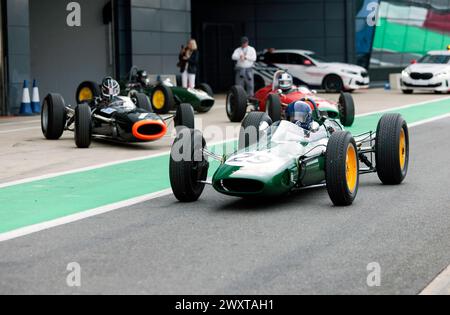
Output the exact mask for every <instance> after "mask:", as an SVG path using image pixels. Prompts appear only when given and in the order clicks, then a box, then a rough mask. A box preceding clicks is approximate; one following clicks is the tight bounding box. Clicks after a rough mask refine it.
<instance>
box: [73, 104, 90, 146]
mask: <svg viewBox="0 0 450 315" xmlns="http://www.w3.org/2000/svg"><path fill="white" fill-rule="evenodd" d="M91 119H92V118H91V108H90V107H89V105H88V104H86V103H84V104H80V105H78V106H77V108H76V109H75V144H76V145H77V147H78V148H80V149H86V148H89V147H90V146H91V140H92V121H91Z"/></svg>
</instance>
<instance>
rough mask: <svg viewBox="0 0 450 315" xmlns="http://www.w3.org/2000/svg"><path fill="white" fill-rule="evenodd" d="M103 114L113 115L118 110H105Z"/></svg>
mask: <svg viewBox="0 0 450 315" xmlns="http://www.w3.org/2000/svg"><path fill="white" fill-rule="evenodd" d="M101 111H102V113H105V114H107V115H111V114H112V113H114V112H116V110H115V109H114V108H103V109H102V110H101Z"/></svg>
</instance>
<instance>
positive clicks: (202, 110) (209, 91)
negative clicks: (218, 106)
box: [196, 83, 214, 113]
mask: <svg viewBox="0 0 450 315" xmlns="http://www.w3.org/2000/svg"><path fill="white" fill-rule="evenodd" d="M197 89H199V90H200V91H203V92H205V93H206V94H208V95H209V96H210V97H211V98H214V92H213V89H212V88H211V86H210V85H209V84H207V83H201V84H199V85H198V87H197ZM212 108H213V106H202V104H200V105H199V106H197V108H196V109H197V112H199V113H207V112H209V111H210V110H211V109H212Z"/></svg>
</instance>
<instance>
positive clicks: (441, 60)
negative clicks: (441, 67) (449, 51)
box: [419, 55, 450, 64]
mask: <svg viewBox="0 0 450 315" xmlns="http://www.w3.org/2000/svg"><path fill="white" fill-rule="evenodd" d="M419 63H434V64H448V63H450V55H426V56H425V57H423V58H422V59H420V60H419Z"/></svg>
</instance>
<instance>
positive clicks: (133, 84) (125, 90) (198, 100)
mask: <svg viewBox="0 0 450 315" xmlns="http://www.w3.org/2000/svg"><path fill="white" fill-rule="evenodd" d="M121 88H122V94H124V95H126V96H129V95H130V94H134V93H145V94H146V95H147V96H148V97H149V98H150V100H151V103H152V106H153V109H154V111H155V112H156V113H157V114H167V113H168V112H170V111H172V110H174V109H176V108H177V107H178V106H180V104H184V103H188V104H191V105H192V107H193V108H194V110H195V111H197V112H199V113H207V112H209V111H210V110H211V108H212V107H213V106H214V103H215V100H214V93H213V90H212V89H211V87H210V86H209V85H208V84H206V83H202V84H199V85H198V86H197V88H195V89H185V88H183V87H180V86H177V82H172V80H170V79H166V80H159V79H157V80H156V81H155V82H151V80H150V79H149V77H148V74H147V72H146V71H145V70H139V69H138V68H137V67H133V68H132V69H131V71H130V74H129V76H128V80H127V81H125V82H121Z"/></svg>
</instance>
